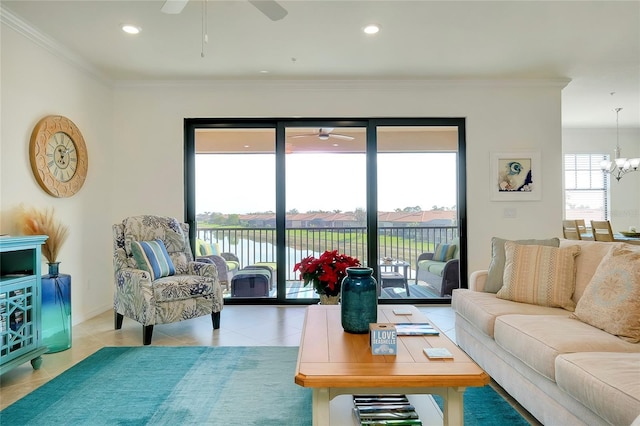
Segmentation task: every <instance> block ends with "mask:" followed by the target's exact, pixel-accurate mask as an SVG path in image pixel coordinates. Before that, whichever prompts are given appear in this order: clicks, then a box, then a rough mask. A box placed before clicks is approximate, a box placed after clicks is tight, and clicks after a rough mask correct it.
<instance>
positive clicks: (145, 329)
mask: <svg viewBox="0 0 640 426" xmlns="http://www.w3.org/2000/svg"><path fill="white" fill-rule="evenodd" d="M152 335H153V326H152V325H143V326H142V344H143V345H150V344H151V336H152Z"/></svg>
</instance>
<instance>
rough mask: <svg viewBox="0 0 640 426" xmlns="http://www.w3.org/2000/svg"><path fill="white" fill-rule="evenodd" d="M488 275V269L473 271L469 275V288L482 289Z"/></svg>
mask: <svg viewBox="0 0 640 426" xmlns="http://www.w3.org/2000/svg"><path fill="white" fill-rule="evenodd" d="M488 277H489V271H487V270H480V271H473V272H472V273H471V275H470V276H469V290H473V291H484V285H485V283H486V282H487V278H488Z"/></svg>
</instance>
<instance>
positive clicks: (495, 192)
mask: <svg viewBox="0 0 640 426" xmlns="http://www.w3.org/2000/svg"><path fill="white" fill-rule="evenodd" d="M490 191H491V192H490V195H491V200H493V201H532V200H540V199H541V198H542V176H541V174H540V152H539V151H520V152H517V151H516V152H493V153H491V178H490Z"/></svg>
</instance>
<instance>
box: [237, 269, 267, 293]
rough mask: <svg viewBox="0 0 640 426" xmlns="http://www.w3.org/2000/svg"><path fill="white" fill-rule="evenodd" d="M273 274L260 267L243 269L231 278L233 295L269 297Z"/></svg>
mask: <svg viewBox="0 0 640 426" xmlns="http://www.w3.org/2000/svg"><path fill="white" fill-rule="evenodd" d="M270 281H271V274H270V273H269V272H268V271H263V270H259V269H242V270H240V271H238V273H237V274H236V275H234V277H233V278H231V297H267V296H269V283H270Z"/></svg>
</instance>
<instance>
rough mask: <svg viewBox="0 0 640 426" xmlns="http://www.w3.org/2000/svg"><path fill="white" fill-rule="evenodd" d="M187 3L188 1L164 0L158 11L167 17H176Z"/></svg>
mask: <svg viewBox="0 0 640 426" xmlns="http://www.w3.org/2000/svg"><path fill="white" fill-rule="evenodd" d="M188 2H189V0H166V1H165V2H164V4H163V5H162V8H161V9H160V10H161V11H162V12H163V13H166V14H168V15H177V14H179V13H180V12H182V9H184V7H185V6H186V5H187V3H188Z"/></svg>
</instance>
